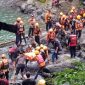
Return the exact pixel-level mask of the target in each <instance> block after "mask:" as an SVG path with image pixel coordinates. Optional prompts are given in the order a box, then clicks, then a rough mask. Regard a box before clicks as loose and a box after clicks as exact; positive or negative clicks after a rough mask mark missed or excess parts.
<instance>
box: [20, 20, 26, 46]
mask: <svg viewBox="0 0 85 85" xmlns="http://www.w3.org/2000/svg"><path fill="white" fill-rule="evenodd" d="M19 33H20V34H21V39H20V40H21V41H20V43H21V42H22V37H23V39H24V42H25V44H26V38H25V28H24V22H23V21H20V26H19Z"/></svg>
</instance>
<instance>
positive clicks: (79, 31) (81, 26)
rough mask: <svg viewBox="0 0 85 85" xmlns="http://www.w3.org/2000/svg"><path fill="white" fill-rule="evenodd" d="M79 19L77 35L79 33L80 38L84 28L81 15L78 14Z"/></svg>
mask: <svg viewBox="0 0 85 85" xmlns="http://www.w3.org/2000/svg"><path fill="white" fill-rule="evenodd" d="M77 20H78V21H76V35H77V37H78V39H80V37H81V32H82V29H83V23H82V20H81V16H80V15H78V16H77Z"/></svg>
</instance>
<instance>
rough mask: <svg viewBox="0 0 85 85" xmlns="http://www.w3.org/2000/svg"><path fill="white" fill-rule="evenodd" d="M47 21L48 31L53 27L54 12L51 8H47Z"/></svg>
mask: <svg viewBox="0 0 85 85" xmlns="http://www.w3.org/2000/svg"><path fill="white" fill-rule="evenodd" d="M45 23H46V31H48V30H49V29H50V28H51V27H52V13H51V11H50V10H47V12H46V13H45Z"/></svg>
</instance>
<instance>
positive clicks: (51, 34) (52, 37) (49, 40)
mask: <svg viewBox="0 0 85 85" xmlns="http://www.w3.org/2000/svg"><path fill="white" fill-rule="evenodd" d="M55 38H56V34H55V31H53V28H51V29H49V31H48V33H47V39H46V40H47V46H48V45H49V43H52V45H53V46H54V41H55Z"/></svg>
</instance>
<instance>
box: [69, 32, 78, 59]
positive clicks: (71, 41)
mask: <svg viewBox="0 0 85 85" xmlns="http://www.w3.org/2000/svg"><path fill="white" fill-rule="evenodd" d="M68 45H69V47H70V55H71V58H74V57H75V56H76V46H77V35H76V34H73V32H72V33H71V34H70V37H69V40H68Z"/></svg>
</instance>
